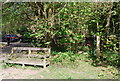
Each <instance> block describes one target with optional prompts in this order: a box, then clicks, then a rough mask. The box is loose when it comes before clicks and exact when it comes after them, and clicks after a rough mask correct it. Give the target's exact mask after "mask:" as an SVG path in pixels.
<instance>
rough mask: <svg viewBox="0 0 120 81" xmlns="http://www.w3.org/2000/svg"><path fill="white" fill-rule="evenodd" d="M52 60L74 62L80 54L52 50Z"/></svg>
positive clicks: (54, 61)
mask: <svg viewBox="0 0 120 81" xmlns="http://www.w3.org/2000/svg"><path fill="white" fill-rule="evenodd" d="M52 56H53V59H52V62H53V63H65V62H75V61H76V60H78V59H80V54H77V53H76V54H74V52H72V51H68V52H55V51H54V52H52Z"/></svg>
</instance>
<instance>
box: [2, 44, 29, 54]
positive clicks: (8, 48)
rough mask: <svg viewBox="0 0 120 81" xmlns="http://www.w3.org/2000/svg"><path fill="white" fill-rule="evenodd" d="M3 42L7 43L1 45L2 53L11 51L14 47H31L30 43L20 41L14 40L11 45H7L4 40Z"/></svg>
mask: <svg viewBox="0 0 120 81" xmlns="http://www.w3.org/2000/svg"><path fill="white" fill-rule="evenodd" d="M3 44H5V45H4V46H3V47H0V49H1V50H0V54H3V53H4V54H7V53H10V52H11V49H12V48H13V47H29V46H30V44H29V43H20V42H13V43H11V44H10V46H7V45H6V42H3Z"/></svg>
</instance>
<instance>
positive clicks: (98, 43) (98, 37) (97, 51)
mask: <svg viewBox="0 0 120 81" xmlns="http://www.w3.org/2000/svg"><path fill="white" fill-rule="evenodd" d="M98 26H99V23H98V22H97V30H99V27H98ZM98 33H99V32H98ZM96 40H97V44H96V55H97V57H100V56H101V52H100V35H97V37H96Z"/></svg>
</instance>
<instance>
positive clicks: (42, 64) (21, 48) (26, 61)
mask: <svg viewBox="0 0 120 81" xmlns="http://www.w3.org/2000/svg"><path fill="white" fill-rule="evenodd" d="M16 50H21V51H22V50H28V55H26V54H22V56H23V57H28V58H26V60H20V58H16V59H10V60H7V63H15V64H22V65H23V66H25V65H38V66H43V67H44V68H46V66H47V65H49V63H50V62H47V58H49V57H50V52H51V49H50V48H35V47H13V48H12V51H11V54H12V55H13V56H14V55H15V54H14V51H16ZM31 51H45V52H46V53H47V54H45V55H39V54H32V52H31ZM36 57H40V58H42V59H43V61H41V62H40V59H38V60H37V59H36V61H30V59H33V58H36ZM21 59H22V58H21Z"/></svg>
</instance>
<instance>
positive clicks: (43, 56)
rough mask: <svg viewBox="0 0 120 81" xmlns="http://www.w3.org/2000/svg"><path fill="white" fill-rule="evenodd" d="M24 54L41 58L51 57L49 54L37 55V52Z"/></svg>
mask: <svg viewBox="0 0 120 81" xmlns="http://www.w3.org/2000/svg"><path fill="white" fill-rule="evenodd" d="M23 56H29V57H40V58H47V57H49V55H35V54H30V55H23Z"/></svg>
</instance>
